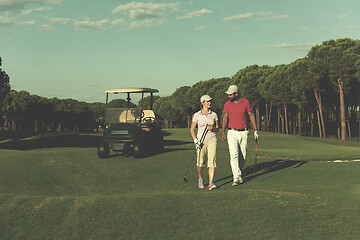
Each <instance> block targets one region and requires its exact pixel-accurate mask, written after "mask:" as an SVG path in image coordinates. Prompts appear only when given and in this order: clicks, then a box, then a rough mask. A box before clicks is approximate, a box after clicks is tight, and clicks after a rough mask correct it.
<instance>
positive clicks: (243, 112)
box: [224, 98, 252, 129]
mask: <svg viewBox="0 0 360 240" xmlns="http://www.w3.org/2000/svg"><path fill="white" fill-rule="evenodd" d="M251 111H252V107H251V106H250V103H249V101H248V100H247V99H245V98H240V99H239V102H238V103H235V102H231V101H227V102H226V103H225V105H224V112H226V113H228V116H229V122H228V128H238V129H243V128H247V125H248V123H247V113H248V112H251Z"/></svg>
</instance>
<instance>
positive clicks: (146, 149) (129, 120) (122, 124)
mask: <svg viewBox="0 0 360 240" xmlns="http://www.w3.org/2000/svg"><path fill="white" fill-rule="evenodd" d="M156 92H159V91H158V90H157V89H151V88H118V89H112V90H106V91H105V93H106V108H105V113H104V122H103V125H104V132H103V136H102V137H101V140H100V143H99V146H98V155H99V157H100V158H107V157H109V155H110V150H112V151H114V152H122V153H130V154H133V155H134V156H135V157H137V158H139V157H143V156H145V154H148V153H159V152H163V151H164V139H163V134H162V131H161V127H160V126H159V124H158V120H157V118H156V115H155V113H154V112H153V110H152V103H153V93H156ZM119 93H126V94H127V98H126V100H127V108H109V107H108V100H109V94H119ZM132 93H141V99H142V101H141V102H142V103H143V99H144V94H145V93H149V94H150V109H143V104H142V105H141V106H140V107H138V108H131V107H130V100H131V98H130V94H132Z"/></svg>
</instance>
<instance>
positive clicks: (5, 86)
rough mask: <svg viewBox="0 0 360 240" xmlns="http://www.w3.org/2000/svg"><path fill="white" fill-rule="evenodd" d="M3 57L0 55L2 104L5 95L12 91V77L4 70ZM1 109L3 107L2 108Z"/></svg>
mask: <svg viewBox="0 0 360 240" xmlns="http://www.w3.org/2000/svg"><path fill="white" fill-rule="evenodd" d="M1 66H2V59H1V57H0V104H1V106H3V105H2V102H3V100H4V98H5V96H6V95H7V94H8V93H9V91H10V77H9V75H7V73H6V72H5V71H3V70H2V68H1ZM0 111H1V108H0Z"/></svg>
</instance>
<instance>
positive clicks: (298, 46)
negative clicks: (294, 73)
mask: <svg viewBox="0 0 360 240" xmlns="http://www.w3.org/2000/svg"><path fill="white" fill-rule="evenodd" d="M313 46H315V44H290V43H281V44H277V45H270V46H267V48H282V49H291V50H310V48H312V47H313Z"/></svg>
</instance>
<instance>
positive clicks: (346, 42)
mask: <svg viewBox="0 0 360 240" xmlns="http://www.w3.org/2000/svg"><path fill="white" fill-rule="evenodd" d="M308 56H309V58H310V59H311V60H313V63H314V64H318V65H321V66H322V67H325V68H326V71H327V73H328V79H329V81H330V84H331V85H332V86H333V88H334V90H335V89H336V90H337V92H338V93H339V103H340V111H341V114H340V116H341V118H340V119H341V139H342V140H345V139H346V119H345V118H346V104H345V102H346V99H345V95H346V94H347V93H349V92H350V89H351V87H352V86H353V85H354V82H356V81H357V79H356V71H357V69H356V65H357V63H358V62H359V61H360V41H359V40H352V39H349V38H345V39H338V40H336V41H335V40H330V41H325V42H323V44H322V45H317V46H315V47H313V48H312V49H311V50H310V52H309V54H308Z"/></svg>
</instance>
